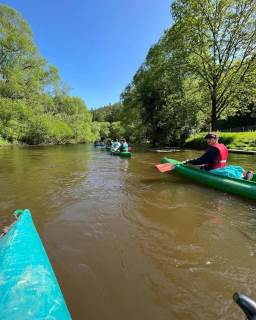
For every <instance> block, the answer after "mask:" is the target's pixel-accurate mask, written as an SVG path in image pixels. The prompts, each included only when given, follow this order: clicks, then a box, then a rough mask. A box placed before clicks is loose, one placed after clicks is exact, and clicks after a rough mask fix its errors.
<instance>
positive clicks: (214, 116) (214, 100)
mask: <svg viewBox="0 0 256 320" xmlns="http://www.w3.org/2000/svg"><path fill="white" fill-rule="evenodd" d="M211 100H212V112H211V131H215V130H216V129H217V97H216V86H214V88H213V90H212V93H211Z"/></svg>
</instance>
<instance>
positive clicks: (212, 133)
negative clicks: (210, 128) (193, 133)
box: [204, 132, 219, 139]
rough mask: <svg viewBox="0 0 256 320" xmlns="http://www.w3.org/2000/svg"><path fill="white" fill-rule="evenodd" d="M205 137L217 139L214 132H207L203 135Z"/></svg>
mask: <svg viewBox="0 0 256 320" xmlns="http://www.w3.org/2000/svg"><path fill="white" fill-rule="evenodd" d="M204 138H205V139H218V138H219V137H218V135H217V133H215V132H208V133H207V135H206V136H205V137H204Z"/></svg>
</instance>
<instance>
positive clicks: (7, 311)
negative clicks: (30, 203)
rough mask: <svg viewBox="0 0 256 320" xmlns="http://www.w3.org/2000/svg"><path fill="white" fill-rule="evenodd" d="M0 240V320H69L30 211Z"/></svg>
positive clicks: (24, 211) (69, 317)
mask: <svg viewBox="0 0 256 320" xmlns="http://www.w3.org/2000/svg"><path fill="white" fill-rule="evenodd" d="M19 211H21V214H20V215H19V217H18V220H17V221H16V222H15V223H14V224H13V225H12V227H11V228H10V229H9V231H8V232H7V233H6V234H5V235H4V236H3V237H2V238H0V319H1V320H25V319H26V320H32V319H33V320H43V319H45V320H46V319H49V320H54V319H56V320H57V319H58V320H67V319H71V316H70V313H69V311H68V308H67V306H66V303H65V300H64V297H63V295H62V292H61V289H60V287H59V284H58V282H57V279H56V277H55V274H54V272H53V269H52V266H51V264H50V261H49V259H48V257H47V254H46V252H45V249H44V246H43V244H42V242H41V240H40V237H39V235H38V233H37V231H36V228H35V226H34V223H33V220H32V217H31V214H30V211H29V210H28V209H25V210H23V211H22V210H19Z"/></svg>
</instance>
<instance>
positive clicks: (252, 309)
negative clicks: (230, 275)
mask: <svg viewBox="0 0 256 320" xmlns="http://www.w3.org/2000/svg"><path fill="white" fill-rule="evenodd" d="M233 299H234V301H235V303H237V304H238V305H239V307H240V308H241V309H242V310H243V312H244V313H245V314H246V317H247V320H256V302H255V301H254V300H252V299H251V298H249V297H247V296H246V295H244V294H241V293H237V292H236V293H234V295H233Z"/></svg>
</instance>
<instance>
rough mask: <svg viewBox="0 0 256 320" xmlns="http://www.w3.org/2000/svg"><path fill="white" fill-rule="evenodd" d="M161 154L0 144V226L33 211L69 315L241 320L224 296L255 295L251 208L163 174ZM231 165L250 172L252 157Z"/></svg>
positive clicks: (254, 164) (255, 221)
mask: <svg viewBox="0 0 256 320" xmlns="http://www.w3.org/2000/svg"><path fill="white" fill-rule="evenodd" d="M199 154H200V152H198V151H193V150H190V151H182V152H176V153H172V154H163V156H169V157H173V158H175V159H181V160H184V159H188V158H192V157H195V156H197V155H199ZM160 158H161V154H159V153H153V152H146V151H141V150H135V151H134V156H133V157H132V158H131V159H122V158H119V157H114V156H111V155H109V154H108V153H106V152H104V151H100V150H98V149H95V148H94V147H93V146H91V145H75V146H72V145H68V146H47V147H3V148H0V181H1V192H0V228H1V227H2V226H4V225H7V224H8V223H10V222H11V213H12V212H13V211H14V210H15V209H18V208H29V209H30V210H31V212H32V215H33V218H34V222H35V225H36V227H37V229H38V231H39V234H40V236H41V239H42V240H43V243H44V245H45V248H46V250H47V253H48V256H49V258H50V260H51V262H52V265H53V268H54V270H55V273H56V276H57V278H58V281H59V283H60V286H61V288H62V291H63V294H64V296H65V299H66V302H67V305H68V307H69V310H70V312H71V314H72V317H73V319H79V320H80V319H81V320H84V319H88V320H102V319H104V320H110V319H111V320H120V319H122V320H144V319H145V320H146V319H147V320H156V319H157V320H167V319H168V320H170V319H176V320H192V319H193V320H205V319H207V320H211V319H212V320H213V319H214V320H216V319H229V320H230V319H244V316H243V314H242V312H241V311H240V309H239V308H238V307H237V306H236V305H235V304H234V303H233V301H232V295H233V293H234V292H235V291H238V292H242V293H245V294H247V295H249V296H251V297H252V298H254V299H256V203H255V202H253V201H247V200H245V199H241V198H238V197H235V196H232V195H229V194H226V193H223V192H220V191H216V190H213V189H210V188H207V187H205V186H202V185H198V184H195V183H193V182H191V181H189V180H187V179H185V178H182V177H178V176H176V175H174V174H171V175H167V174H162V175H161V174H160V173H158V172H157V171H156V170H155V169H154V167H153V165H154V164H156V163H159V160H160ZM230 164H237V165H242V166H243V167H246V168H248V169H254V170H256V156H248V155H237V154H232V155H231V156H230Z"/></svg>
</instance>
